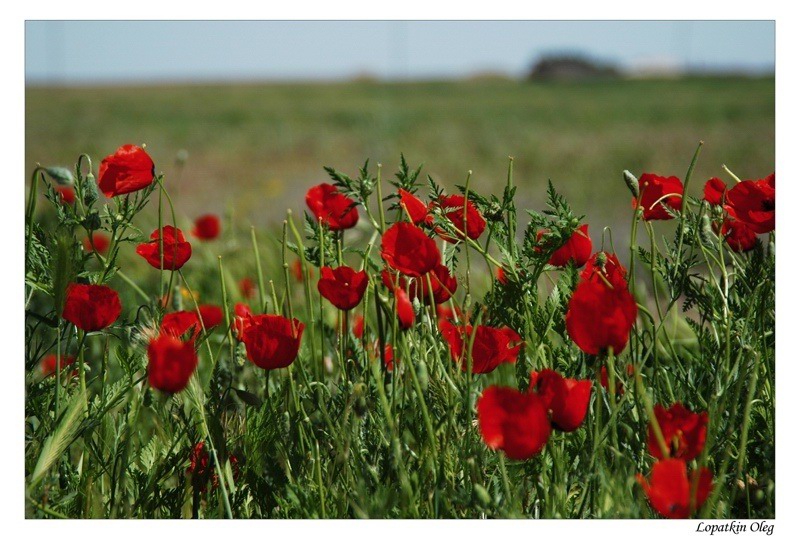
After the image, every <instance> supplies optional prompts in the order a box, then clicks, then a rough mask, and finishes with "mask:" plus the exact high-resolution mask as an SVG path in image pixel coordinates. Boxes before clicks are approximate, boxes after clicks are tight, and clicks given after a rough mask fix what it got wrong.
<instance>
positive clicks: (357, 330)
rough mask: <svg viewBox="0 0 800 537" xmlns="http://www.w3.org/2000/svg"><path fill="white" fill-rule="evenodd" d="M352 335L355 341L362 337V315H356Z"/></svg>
mask: <svg viewBox="0 0 800 537" xmlns="http://www.w3.org/2000/svg"><path fill="white" fill-rule="evenodd" d="M353 335H354V336H355V337H356V338H357V339H361V338H362V337H364V316H363V315H356V318H355V321H354V322H353Z"/></svg>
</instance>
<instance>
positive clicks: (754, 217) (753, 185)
mask: <svg viewBox="0 0 800 537" xmlns="http://www.w3.org/2000/svg"><path fill="white" fill-rule="evenodd" d="M726 202H727V205H726V206H725V209H726V210H727V211H728V213H729V214H730V215H731V216H733V217H734V218H736V219H737V220H739V221H741V222H744V223H745V224H747V226H748V227H749V228H750V229H752V230H753V231H754V232H756V233H768V232H770V231H774V230H775V174H774V173H773V174H771V175H770V176H768V177H765V178H764V179H758V180H756V181H753V180H746V181H742V182H741V183H737V184H736V185H735V186H734V187H733V188H731V189H730V190H729V191H728V194H727V196H726Z"/></svg>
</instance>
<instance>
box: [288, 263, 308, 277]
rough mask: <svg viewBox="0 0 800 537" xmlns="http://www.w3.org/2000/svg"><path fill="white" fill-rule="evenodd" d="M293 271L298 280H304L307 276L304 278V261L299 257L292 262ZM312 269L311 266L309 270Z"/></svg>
mask: <svg viewBox="0 0 800 537" xmlns="http://www.w3.org/2000/svg"><path fill="white" fill-rule="evenodd" d="M289 268H290V269H291V271H292V276H294V279H295V280H297V281H298V282H302V281H303V280H304V279H305V278H303V263H302V262H301V261H300V260H299V259H295V260H294V261H293V262H292V266H291V267H289ZM310 270H311V269H310V268H309V271H310Z"/></svg>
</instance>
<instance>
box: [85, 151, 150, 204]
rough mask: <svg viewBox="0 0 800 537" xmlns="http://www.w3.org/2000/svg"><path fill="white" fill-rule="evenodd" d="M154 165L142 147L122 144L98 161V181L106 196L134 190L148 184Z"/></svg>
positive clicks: (109, 196)
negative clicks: (111, 153) (112, 152)
mask: <svg viewBox="0 0 800 537" xmlns="http://www.w3.org/2000/svg"><path fill="white" fill-rule="evenodd" d="M155 176H156V166H155V164H154V163H153V159H151V158H150V155H148V154H147V153H146V152H145V150H144V149H142V148H141V147H139V146H136V145H123V146H122V147H120V148H119V149H117V151H116V152H115V153H114V154H113V155H109V156H107V157H106V158H104V159H103V161H102V162H101V163H100V172H99V178H98V183H99V186H100V190H102V191H103V194H105V195H106V197H107V198H113V197H114V196H119V195H122V194H129V193H130V192H136V191H137V190H141V189H143V188H145V187H147V186H149V185H150V184H151V183H152V182H153V180H154V179H155Z"/></svg>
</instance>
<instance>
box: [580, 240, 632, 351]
mask: <svg viewBox="0 0 800 537" xmlns="http://www.w3.org/2000/svg"><path fill="white" fill-rule="evenodd" d="M605 259H606V261H605V262H604V263H603V267H602V268H601V267H599V266H598V265H596V264H592V265H589V266H587V267H586V270H584V273H583V274H582V279H581V281H580V282H579V283H578V286H577V287H576V288H575V291H574V292H573V293H572V297H571V298H570V300H569V304H568V306H567V315H566V319H565V320H566V325H567V333H568V334H569V336H570V338H572V341H574V342H575V343H576V344H577V345H578V347H579V348H580V349H581V350H582V351H583V352H585V353H587V354H593V355H597V354H600V353H602V352H605V351H606V350H607V349H608V348H609V347H612V348H613V349H614V354H616V355H618V354H620V353H621V352H622V350H623V349H624V348H625V346H626V345H627V344H628V336H629V332H630V330H631V328H632V327H633V324H634V322H635V321H636V315H637V308H636V300H634V298H633V295H631V293H630V291H628V286H627V282H626V281H625V277H624V269H623V268H622V267H621V265H619V264H618V261H616V257H614V256H612V255H611V254H606V257H605ZM612 267H615V268H612ZM587 271H588V274H587Z"/></svg>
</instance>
